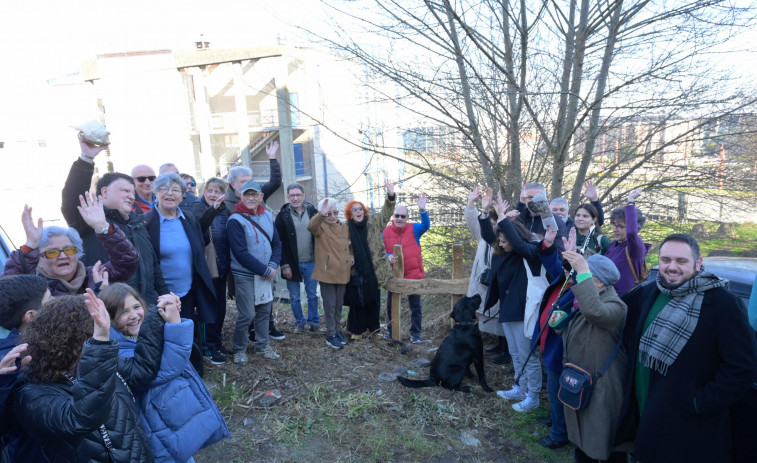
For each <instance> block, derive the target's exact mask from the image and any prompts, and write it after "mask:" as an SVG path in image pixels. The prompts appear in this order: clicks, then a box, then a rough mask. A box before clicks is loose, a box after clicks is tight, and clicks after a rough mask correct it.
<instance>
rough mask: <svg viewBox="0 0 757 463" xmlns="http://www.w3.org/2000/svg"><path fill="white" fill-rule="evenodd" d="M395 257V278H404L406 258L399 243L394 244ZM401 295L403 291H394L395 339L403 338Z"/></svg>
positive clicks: (393, 336)
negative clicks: (401, 333)
mask: <svg viewBox="0 0 757 463" xmlns="http://www.w3.org/2000/svg"><path fill="white" fill-rule="evenodd" d="M394 258H395V262H394V265H392V268H393V269H394V278H404V277H405V260H404V258H403V256H402V246H400V245H399V244H395V245H394ZM400 296H402V294H401V293H392V339H394V340H395V341H399V340H400V339H402V336H400Z"/></svg>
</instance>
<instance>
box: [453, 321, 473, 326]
mask: <svg viewBox="0 0 757 463" xmlns="http://www.w3.org/2000/svg"><path fill="white" fill-rule="evenodd" d="M455 325H478V322H477V321H476V320H472V321H469V322H455Z"/></svg>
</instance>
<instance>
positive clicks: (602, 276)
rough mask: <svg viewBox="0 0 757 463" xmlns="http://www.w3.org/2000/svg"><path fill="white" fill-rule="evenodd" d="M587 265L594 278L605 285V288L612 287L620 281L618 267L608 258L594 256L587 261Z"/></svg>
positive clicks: (599, 255) (598, 255)
mask: <svg viewBox="0 0 757 463" xmlns="http://www.w3.org/2000/svg"><path fill="white" fill-rule="evenodd" d="M586 263H587V264H589V270H590V271H591V274H592V276H594V277H596V278H597V280H599V281H601V282H602V283H604V284H605V286H612V285H614V284H615V283H617V282H618V280H620V272H619V271H618V267H616V266H615V264H614V263H613V261H611V260H610V259H608V258H607V257H605V256H603V255H601V254H594V255H593V256H591V257H589V258H588V259H586Z"/></svg>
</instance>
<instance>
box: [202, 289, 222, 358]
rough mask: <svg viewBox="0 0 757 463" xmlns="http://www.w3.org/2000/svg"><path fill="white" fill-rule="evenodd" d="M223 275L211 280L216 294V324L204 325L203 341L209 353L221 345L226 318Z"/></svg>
mask: <svg viewBox="0 0 757 463" xmlns="http://www.w3.org/2000/svg"><path fill="white" fill-rule="evenodd" d="M227 276H228V275H224V276H222V277H219V278H215V279H214V280H213V289H214V290H215V292H216V307H215V309H216V322H215V323H208V324H206V325H205V341H206V343H207V346H208V348H209V349H210V350H211V351H214V350H217V349H218V348H219V347H221V345H222V342H223V340H222V336H223V334H222V333H223V321H224V319H225V318H226V279H227Z"/></svg>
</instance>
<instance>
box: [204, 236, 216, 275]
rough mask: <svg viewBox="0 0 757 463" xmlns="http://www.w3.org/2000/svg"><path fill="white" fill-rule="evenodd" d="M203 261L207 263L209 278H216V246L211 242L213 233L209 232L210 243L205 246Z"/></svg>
mask: <svg viewBox="0 0 757 463" xmlns="http://www.w3.org/2000/svg"><path fill="white" fill-rule="evenodd" d="M205 262H207V263H208V270H209V271H210V278H218V277H219V276H220V275H219V273H218V257H217V256H216V247H215V245H214V244H213V233H210V243H208V245H207V246H205Z"/></svg>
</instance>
